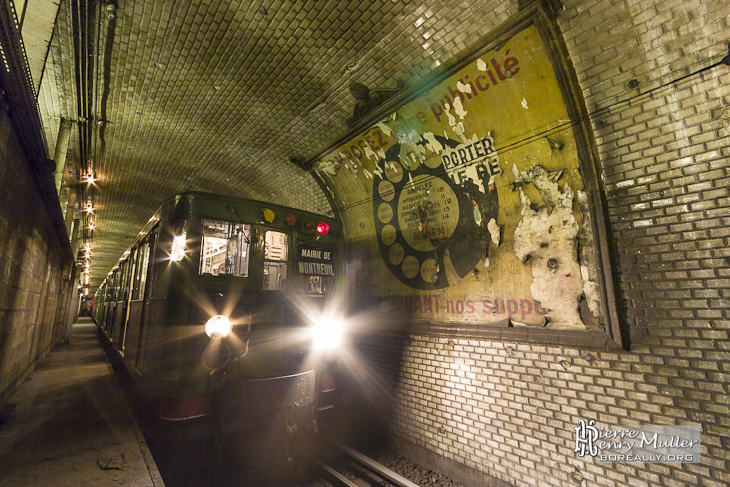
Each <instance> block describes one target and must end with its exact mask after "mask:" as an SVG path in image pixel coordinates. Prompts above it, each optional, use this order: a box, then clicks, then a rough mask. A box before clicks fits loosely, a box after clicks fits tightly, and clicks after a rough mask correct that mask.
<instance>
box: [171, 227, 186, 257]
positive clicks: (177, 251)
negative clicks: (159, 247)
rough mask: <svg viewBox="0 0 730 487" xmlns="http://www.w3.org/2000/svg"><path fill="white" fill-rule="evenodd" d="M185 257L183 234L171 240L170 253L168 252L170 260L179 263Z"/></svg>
mask: <svg viewBox="0 0 730 487" xmlns="http://www.w3.org/2000/svg"><path fill="white" fill-rule="evenodd" d="M183 257H185V234H184V233H183V234H182V235H178V236H176V237H173V238H172V251H171V252H170V260H172V261H174V262H180V261H181V260H183Z"/></svg>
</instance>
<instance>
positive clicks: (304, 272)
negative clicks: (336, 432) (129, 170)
mask: <svg viewBox="0 0 730 487" xmlns="http://www.w3.org/2000/svg"><path fill="white" fill-rule="evenodd" d="M342 241H343V234H342V225H341V223H340V222H339V221H338V220H336V219H333V218H327V217H324V216H321V215H316V214H313V213H309V212H305V211H301V210H296V209H293V208H286V207H283V206H279V205H274V204H270V203H262V202H258V201H251V200H244V199H236V198H230V197H224V196H217V195H212V194H206V193H199V192H186V193H182V194H179V195H176V196H174V197H173V198H170V199H169V200H167V201H166V202H165V203H163V204H162V206H161V207H160V208H159V210H158V211H157V212H156V213H155V214H154V216H153V217H152V218H150V220H149V222H148V223H147V225H146V226H145V227H144V229H142V231H141V232H139V235H138V236H137V237H136V238H135V241H134V243H133V244H132V245H131V246H130V247H129V249H128V250H127V251H126V252H125V253H124V255H123V256H122V257H121V258H120V260H119V262H118V264H117V265H116V266H115V267H114V269H112V271H111V272H110V273H109V275H108V277H107V278H106V279H105V281H104V282H103V284H102V285H101V286H100V288H99V290H98V291H97V293H96V296H95V300H94V309H93V316H94V318H95V320H96V322H97V326H98V327H99V329H100V330H101V331H102V332H103V334H104V336H105V337H106V338H107V339H108V340H109V341H110V343H111V345H112V346H113V347H114V349H115V350H116V351H117V353H118V354H119V355H120V356H121V357H122V359H123V361H124V364H125V365H126V367H127V368H128V369H129V371H130V372H131V374H132V375H133V376H134V377H135V379H136V380H137V381H138V383H139V384H140V385H141V386H142V387H143V388H144V390H146V391H147V392H148V393H149V394H150V395H151V396H153V397H155V398H157V399H158V400H159V412H160V417H161V418H162V419H166V420H172V421H183V420H189V419H193V418H200V417H204V416H208V415H212V416H215V417H217V418H219V419H220V420H221V422H225V423H226V425H227V427H230V426H231V425H233V424H242V425H244V426H245V423H246V422H247V421H250V422H253V423H257V424H258V423H260V422H261V421H262V420H266V418H272V417H278V418H279V419H278V421H283V422H284V424H285V426H286V428H287V429H288V430H289V431H296V430H297V428H298V427H299V426H301V425H302V424H301V423H302V422H311V421H312V420H313V419H314V416H315V414H316V409H317V403H318V402H319V403H320V406H322V405H323V404H324V407H326V403H327V399H326V395H327V393H330V392H332V390H333V389H334V369H333V365H332V364H333V363H334V362H333V361H332V360H328V359H324V358H323V357H324V356H325V354H330V353H332V352H331V350H332V349H333V348H336V347H337V345H338V337H339V335H340V333H341V332H342V321H341V317H340V316H339V315H338V314H337V311H336V302H337V296H336V294H337V293H336V292H335V291H336V290H338V289H341V287H342V272H341V269H342Z"/></svg>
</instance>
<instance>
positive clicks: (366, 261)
mask: <svg viewBox="0 0 730 487" xmlns="http://www.w3.org/2000/svg"><path fill="white" fill-rule="evenodd" d="M435 136H440V137H444V138H446V139H449V140H452V141H455V142H458V143H459V144H464V145H467V144H470V143H472V142H475V141H478V140H481V139H483V138H485V137H489V138H491V139H492V140H493V141H494V147H495V148H496V151H497V153H496V163H498V167H499V170H500V171H501V173H500V174H497V175H495V176H494V178H493V179H492V180H491V183H492V184H488V182H487V181H486V180H485V181H481V182H480V181H476V180H475V179H474V177H473V176H474V174H475V173H474V170H475V168H476V167H478V166H479V165H480V164H482V165H484V164H486V162H485V161H484V160H481V161H479V160H477V161H476V162H469V159H474V158H476V159H478V157H477V154H476V153H475V152H476V150H474V151H472V152H471V153H469V151H465V154H466V156H465V157H464V156H462V158H461V159H459V158H458V157H457V158H456V164H448V165H447V164H445V163H444V160H443V157H444V154H445V153H447V152H448V151H447V150H446V149H445V148H443V147H442V148H440V149H441V150H439V147H438V144H433V143H429V142H428V141H429V140H433V137H435ZM395 145H399V146H400V151H399V152H400V153H399V157H398V160H391V161H385V165H383V161H384V158H385V153H386V151H388V150H389V149H391V148H392V147H394V146H395ZM391 159H393V158H391ZM452 160H453V159H452ZM388 162H391V163H395V162H397V163H398V164H389V163H388ZM579 162H580V161H579V158H578V151H577V149H576V145H575V138H574V135H573V129H572V127H571V124H570V120H569V116H568V112H567V109H566V104H565V102H564V100H563V96H562V94H561V90H560V86H559V84H558V80H557V78H556V76H555V73H554V71H553V67H552V64H551V62H550V59H549V56H548V52H547V49H546V47H545V45H544V43H543V41H542V39H541V37H540V35H539V33H538V31H537V29H536V27H535V26H530V27H528V28H526V29H524V30H522V31H521V32H519V33H518V34H516V35H514V36H513V37H511V38H510V39H508V40H507V41H506V42H504V43H503V44H502V45H501V46H499V47H498V48H496V49H493V50H491V51H488V52H485V53H484V54H482V55H481V56H479V58H477V59H475V60H474V61H473V62H470V63H469V64H468V65H466V66H464V67H463V68H461V69H459V70H458V71H456V72H455V73H453V74H452V75H451V76H449V77H448V78H447V79H445V80H444V81H443V82H441V83H439V84H438V85H437V86H434V87H433V88H432V89H430V90H429V92H428V93H425V94H423V95H422V96H420V97H419V98H417V99H415V100H413V101H411V102H409V103H407V104H406V105H405V106H402V107H401V108H399V109H397V110H396V111H395V112H394V113H393V114H392V115H391V116H390V117H388V118H386V119H384V120H382V121H380V122H379V123H377V124H376V125H374V126H372V127H371V128H370V129H369V130H368V131H367V132H366V133H364V134H362V135H360V136H358V137H355V138H353V139H352V140H350V141H349V142H348V143H345V144H343V145H342V146H340V147H338V148H337V149H336V150H334V151H333V152H331V153H329V154H328V155H327V156H325V157H324V158H322V159H321V160H319V161H318V162H317V163H316V164H315V170H316V171H317V172H318V173H319V174H320V175H321V176H322V177H323V179H324V181H325V182H326V184H327V185H328V187H329V188H330V189H331V190H332V193H333V196H334V200H335V204H336V210H338V211H339V212H341V213H343V214H341V216H342V219H343V222H344V223H345V236H346V239H347V241H348V244H349V247H350V248H351V249H354V251H353V258H354V259H355V260H356V261H357V262H354V263H351V267H353V268H354V269H355V275H356V276H357V277H356V279H355V280H354V282H353V283H352V286H353V288H354V290H355V292H356V293H361V294H364V295H367V296H375V297H389V296H411V297H412V298H411V300H410V301H407V300H406V301H403V302H410V303H412V305H413V307H414V311H415V314H416V317H417V318H420V319H423V320H431V321H438V322H446V323H475V324H485V325H500V324H501V325H506V324H507V323H510V324H511V325H512V326H520V325H528V326H530V325H532V326H542V325H543V324H544V318H545V310H544V309H542V308H541V306H540V305H539V303H538V302H537V301H536V300H535V299H534V297H533V296H532V295H531V291H530V286H531V284H532V282H533V272H532V269H531V266H530V265H529V263H523V262H522V261H521V260H520V259H519V258H518V257H517V255H516V254H515V249H514V238H515V230H516V228H517V226H518V224H519V223H520V221H521V219H522V217H523V215H522V205H521V201H520V191H519V188H521V189H522V191H523V192H524V195H525V196H527V197H528V198H529V200H530V201H531V202H532V206H533V207H535V208H540V207H545V206H546V205H547V202H546V201H544V200H543V198H542V197H541V194H540V192H539V191H538V190H537V189H536V187H535V186H534V185H531V184H520V176H519V175H520V174H523V175H524V172H529V171H530V170H531V169H532V168H534V167H535V166H538V165H540V166H542V167H544V168H545V169H546V170H547V172H548V173H558V171H562V173H559V180H558V184H559V185H560V187H561V188H563V190H565V188H566V186H569V187H570V188H572V189H573V190H574V191H580V190H583V188H584V185H583V180H582V178H581V174H580V171H579V169H578V168H579ZM420 164H429V167H431V168H436V167H439V168H441V169H443V171H442V174H443V176H442V179H444V180H448V179H450V180H451V182H452V183H453V182H454V181H457V182H458V181H464V180H465V179H471V181H472V182H476V183H478V184H477V185H478V186H481V188H482V189H483V191H484V192H485V193H486V192H487V191H496V192H497V195H498V213H497V217H496V219H495V222H494V223H495V224H496V227H495V226H492V228H491V230H490V231H489V235H490V237H493V236H494V235H495V234H496V235H497V241H496V242H495V241H494V240H491V239H490V240H489V242H488V244H487V245H486V246H485V248H475V249H473V250H474V252H481V253H482V254H483V256H482V258H480V259H479V260H478V262H476V263H475V265H474V271H472V272H470V273H468V275H465V276H463V277H460V276H458V275H457V273H456V272H454V269H453V266H452V265H451V259H452V258H453V256H451V255H449V252H448V251H446V252H445V255H444V267H445V269H439V268H436V269H434V265H433V263H432V262H428V263H426V262H415V263H414V262H413V258H412V256H411V255H410V254H409V252H410V251H413V249H411V248H409V247H414V248H416V250H417V247H418V246H419V245H421V246H423V245H426V246H428V245H427V244H425V243H422V242H421V243H417V242H414V241H413V239H409V238H408V237H406V238H405V240H406V242H407V245H402V244H397V243H394V240H393V241H391V240H392V239H391V236H390V235H387V234H386V233H387V232H389V231H390V232H392V230H390V229H387V230H386V229H385V227H383V229H382V230H381V232H380V234H378V233H377V232H376V226H377V227H380V226H382V225H383V224H385V223H389V222H391V221H393V220H397V219H398V218H400V219H401V221H403V220H404V219H408V216H407V215H406V213H405V210H404V209H403V208H404V205H408V202H407V200H406V199H405V196H404V195H402V194H399V193H398V192H396V193H394V192H393V184H392V182H395V179H397V180H398V181H401V179H398V178H406V179H407V180H409V183H408V184H407V185H406V187H405V188H404V190H406V189H407V188H408V187H409V185H413V186H416V185H418V184H419V183H422V182H423V176H418V177H416V178H413V177H412V173H414V172H415V171H417V169H418V166H419V165H420ZM447 166H453V167H447ZM383 168H385V171H383ZM399 173H400V174H399ZM435 183H436V184H442V185H443V183H439V180H438V179H436V181H435ZM516 183H517V184H516ZM374 184H375V185H376V186H375V188H373V185H374ZM420 191H421V194H420V195H419V196H420V197H422V198H426V199H428V198H435V197H437V194H436V192H435V191H434V192H431V193H430V194H428V193H427V190H423V189H421V190H420ZM424 191H425V192H424ZM442 192H443V190H442ZM401 193H402V191H401ZM432 201H436V200H433V199H432ZM396 203H397V204H396ZM411 206H412V205H411ZM409 208H410V207H409ZM573 208H574V211H573V213H574V216H575V218H576V220H577V222H578V224H579V225H581V224H582V222H583V214H582V212H581V211H580V209H579V208H578V204H577V202H574V203H573ZM374 209H375V211H374ZM409 211H410V210H409ZM441 211H442V212H443V210H441ZM449 211H451V212H452V213H453V212H454V211H455V210H454V209H453V208H450V210H449ZM456 211H457V213H458V209H457V210H456ZM404 215H405V216H404ZM474 215H475V216H474V218H475V219H476V220H477V221H479V218H480V215H479V214H478V212H475V214H474ZM376 219H380V221H379V222H377V221H376ZM488 223H489V222H487V221H482V222H481V223H480V228H485V229H486V226H487V225H488ZM403 225H406V223H403ZM449 225H452V226H453V220H452V223H450V224H449ZM404 228H405V227H404ZM445 228H446V232H447V233H448V231H449V228H450V227H449V226H448V225H447V226H445ZM495 228H496V229H497V231H495ZM442 231H443V230H442ZM485 231H486V230H485ZM477 240H478V239H477ZM385 244H389V246H388V247H387V249H386V250H385V251H384V252H381V251H380V250H379V246H381V247H382V246H383V245H385ZM479 245H480V246H481V245H483V239H482V240H480V243H479ZM384 256H385V258H384ZM386 259H387V260H389V261H390V264H388V263H387V262H386ZM393 262H399V263H400V264H399V265H400V266H401V272H403V273H406V274H408V276H407V277H409V278H411V277H412V276H414V275H415V274H416V273H419V272H420V274H422V275H421V276H420V277H418V278H421V279H424V280H427V279H431V278H433V275H434V272H436V273H439V272H444V273H446V276H447V277H448V283H449V284H448V286H446V287H444V288H441V289H434V290H427V289H426V290H423V289H416V288H414V287H413V286H410V285H407V284H405V283H404V282H402V281H401V280H399V279H398V278H396V277H395V276H394V274H393V273H392V272H391V270H390V269H389V267H388V266H389V265H391V267H392V264H393ZM412 278H413V279H417V278H416V277H412ZM508 319H509V320H508Z"/></svg>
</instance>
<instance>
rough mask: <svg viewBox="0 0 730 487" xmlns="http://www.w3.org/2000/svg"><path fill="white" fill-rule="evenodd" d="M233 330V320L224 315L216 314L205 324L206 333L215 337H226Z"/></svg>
mask: <svg viewBox="0 0 730 487" xmlns="http://www.w3.org/2000/svg"><path fill="white" fill-rule="evenodd" d="M230 332H231V320H229V319H228V318H226V317H225V316H223V315H215V316H214V317H212V318H211V319H209V320H208V322H207V323H206V324H205V333H206V334H207V335H208V336H209V337H211V338H213V339H220V338H225V337H226V336H227V335H228V334H229V333H230Z"/></svg>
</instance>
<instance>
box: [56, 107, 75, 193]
mask: <svg viewBox="0 0 730 487" xmlns="http://www.w3.org/2000/svg"><path fill="white" fill-rule="evenodd" d="M70 139H71V122H69V121H68V120H65V119H63V118H62V119H61V124H60V125H59V127H58V138H57V139H56V152H55V153H54V154H53V160H54V161H55V162H56V173H55V177H56V193H60V192H61V181H62V180H63V169H64V167H66V152H67V151H68V141H69V140H70Z"/></svg>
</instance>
